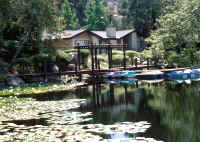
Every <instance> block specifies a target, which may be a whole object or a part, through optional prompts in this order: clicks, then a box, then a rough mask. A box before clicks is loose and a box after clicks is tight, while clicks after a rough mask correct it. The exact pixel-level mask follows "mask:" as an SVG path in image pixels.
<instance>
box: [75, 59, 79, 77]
mask: <svg viewBox="0 0 200 142" xmlns="http://www.w3.org/2000/svg"><path fill="white" fill-rule="evenodd" d="M75 72H76V75H77V74H78V65H77V62H75Z"/></svg>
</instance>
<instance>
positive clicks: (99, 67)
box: [98, 60, 101, 70]
mask: <svg viewBox="0 0 200 142" xmlns="http://www.w3.org/2000/svg"><path fill="white" fill-rule="evenodd" d="M98 69H99V70H101V66H100V60H98Z"/></svg>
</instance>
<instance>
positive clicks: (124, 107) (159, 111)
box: [76, 82, 200, 142]
mask: <svg viewBox="0 0 200 142" xmlns="http://www.w3.org/2000/svg"><path fill="white" fill-rule="evenodd" d="M198 88H200V83H199V82H193V83H191V84H185V83H182V84H180V83H176V82H164V83H161V84H160V83H156V84H147V83H139V85H138V84H136V83H135V84H131V85H127V84H126V85H115V84H99V83H95V82H94V83H93V84H91V85H90V86H88V87H86V88H79V89H77V90H76V96H78V97H80V98H85V99H87V102H86V103H84V104H82V105H81V107H80V110H81V111H83V112H87V111H91V112H93V120H92V121H91V122H90V123H93V124H97V123H102V124H108V125H109V124H114V123H116V122H126V121H130V122H140V121H147V122H149V123H151V127H150V128H149V129H148V130H147V131H146V132H145V133H136V134H132V135H131V134H122V135H118V134H114V135H105V136H104V137H106V138H110V139H115V138H124V137H125V138H134V137H135V136H137V137H138V136H144V137H153V138H155V139H157V140H163V141H166V142H179V141H182V142H187V141H188V140H189V141H190V142H196V141H200V128H198V127H197V126H200V119H199V118H200V115H199V114H200V113H199V112H200V104H199V102H200V90H199V89H198Z"/></svg>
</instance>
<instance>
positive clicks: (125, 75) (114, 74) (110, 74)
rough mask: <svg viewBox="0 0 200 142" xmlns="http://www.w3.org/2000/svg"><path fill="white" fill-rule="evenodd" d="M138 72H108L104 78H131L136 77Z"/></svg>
mask: <svg viewBox="0 0 200 142" xmlns="http://www.w3.org/2000/svg"><path fill="white" fill-rule="evenodd" d="M136 74H137V72H135V71H121V72H106V73H105V74H104V75H103V77H104V78H129V77H135V75H136Z"/></svg>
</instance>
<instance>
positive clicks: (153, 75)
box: [135, 71, 166, 80]
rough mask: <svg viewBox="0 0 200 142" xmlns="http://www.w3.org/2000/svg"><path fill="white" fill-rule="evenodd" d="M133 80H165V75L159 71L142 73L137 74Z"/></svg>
mask: <svg viewBox="0 0 200 142" xmlns="http://www.w3.org/2000/svg"><path fill="white" fill-rule="evenodd" d="M135 78H136V79H139V80H158V79H165V78H166V75H165V74H164V73H163V72H160V71H151V72H144V73H141V74H137V75H136V76H135Z"/></svg>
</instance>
